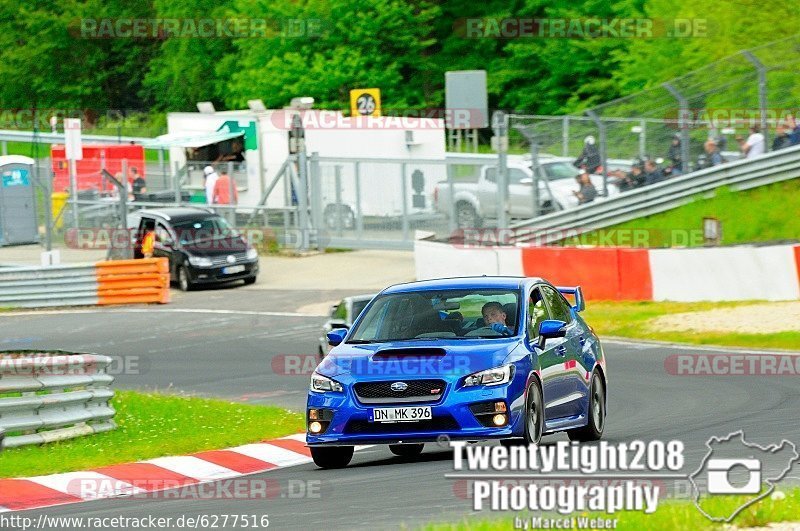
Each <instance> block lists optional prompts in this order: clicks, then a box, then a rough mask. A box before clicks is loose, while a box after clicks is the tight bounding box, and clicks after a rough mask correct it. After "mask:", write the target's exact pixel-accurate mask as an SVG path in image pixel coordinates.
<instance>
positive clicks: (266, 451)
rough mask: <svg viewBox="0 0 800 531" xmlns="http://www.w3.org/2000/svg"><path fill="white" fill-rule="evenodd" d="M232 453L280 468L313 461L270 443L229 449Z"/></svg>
mask: <svg viewBox="0 0 800 531" xmlns="http://www.w3.org/2000/svg"><path fill="white" fill-rule="evenodd" d="M228 450H230V451H231V452H236V453H238V454H242V455H246V456H248V457H252V458H253V459H258V460H259V461H266V462H267V463H272V464H273V465H278V466H279V467H284V466H292V465H299V464H301V463H308V462H309V461H311V458H310V457H306V456H305V455H303V454H298V453H297V452H293V451H291V450H287V449H286V448H280V447H279V446H273V445H271V444H268V443H255V444H245V445H242V446H237V447H235V448H228Z"/></svg>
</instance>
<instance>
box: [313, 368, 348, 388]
mask: <svg viewBox="0 0 800 531" xmlns="http://www.w3.org/2000/svg"><path fill="white" fill-rule="evenodd" d="M309 389H311V390H312V391H316V392H317V393H325V392H328V391H335V392H337V393H341V392H342V390H343V388H342V384H340V383H339V382H337V381H336V380H331V379H330V378H328V377H327V376H322V375H321V374H319V373H316V372H315V373H314V374H312V375H311V385H310V386H309Z"/></svg>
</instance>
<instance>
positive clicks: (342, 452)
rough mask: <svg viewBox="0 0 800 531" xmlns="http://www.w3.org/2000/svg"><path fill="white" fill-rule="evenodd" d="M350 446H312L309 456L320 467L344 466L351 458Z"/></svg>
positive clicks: (351, 450) (351, 448) (351, 449)
mask: <svg viewBox="0 0 800 531" xmlns="http://www.w3.org/2000/svg"><path fill="white" fill-rule="evenodd" d="M353 450H354V448H353V447H352V446H312V447H311V458H312V459H313V460H314V464H315V465H317V466H318V467H320V468H344V467H346V466H347V465H348V464H350V460H351V459H352V458H353Z"/></svg>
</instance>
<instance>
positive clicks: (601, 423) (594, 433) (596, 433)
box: [567, 371, 606, 442]
mask: <svg viewBox="0 0 800 531" xmlns="http://www.w3.org/2000/svg"><path fill="white" fill-rule="evenodd" d="M605 427H606V385H605V383H604V382H603V378H601V377H600V375H599V374H598V373H597V371H595V372H593V373H592V381H591V384H590V387H589V419H588V422H587V423H586V426H584V427H582V428H577V429H574V430H569V431H567V435H568V436H569V440H571V441H581V442H587V441H598V440H600V438H601V437H602V436H603V430H604V429H605Z"/></svg>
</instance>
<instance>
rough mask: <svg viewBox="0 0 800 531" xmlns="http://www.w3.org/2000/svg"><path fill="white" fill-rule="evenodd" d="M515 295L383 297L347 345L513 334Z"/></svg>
mask: <svg viewBox="0 0 800 531" xmlns="http://www.w3.org/2000/svg"><path fill="white" fill-rule="evenodd" d="M518 298H519V297H518V293H517V292H516V291H511V290H502V289H501V290H497V289H473V290H430V291H415V292H411V293H393V294H389V295H381V296H379V297H378V298H376V299H375V302H374V303H373V304H372V305H371V306H370V307H369V309H368V310H367V313H366V314H365V315H364V317H363V319H362V320H361V322H359V324H358V326H356V327H355V328H354V329H353V332H352V334H351V336H350V337H349V338H348V340H347V342H348V343H377V342H381V341H403V340H410V339H432V338H451V339H459V338H498V337H508V336H511V335H515V334H516V320H517V308H518V307H519V304H518Z"/></svg>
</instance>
